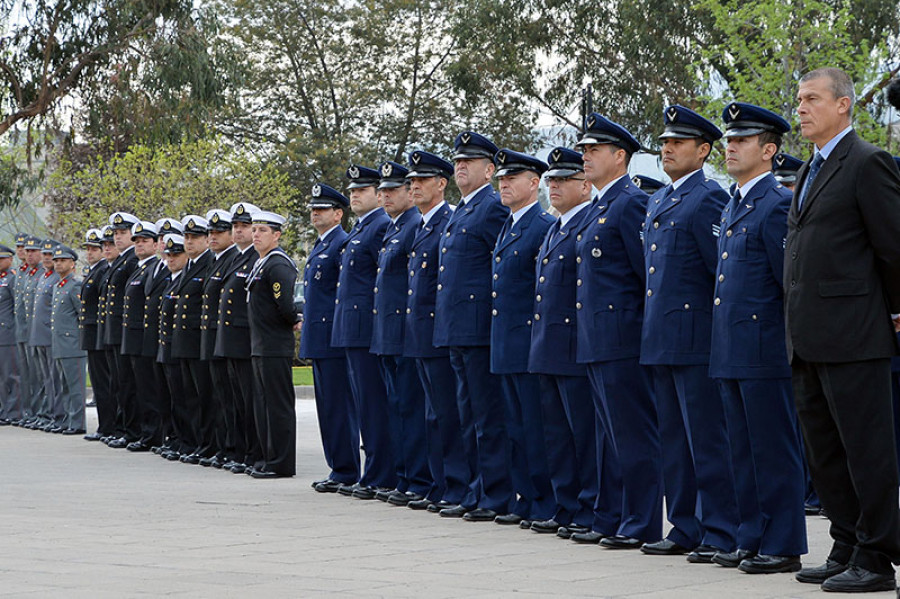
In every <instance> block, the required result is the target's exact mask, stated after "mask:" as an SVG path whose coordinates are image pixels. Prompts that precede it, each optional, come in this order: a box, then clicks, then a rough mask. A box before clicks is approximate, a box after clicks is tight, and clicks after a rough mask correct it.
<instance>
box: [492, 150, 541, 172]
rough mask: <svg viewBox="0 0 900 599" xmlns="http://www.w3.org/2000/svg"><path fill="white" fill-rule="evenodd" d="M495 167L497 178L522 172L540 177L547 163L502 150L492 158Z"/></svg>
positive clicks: (526, 155)
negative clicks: (530, 172)
mask: <svg viewBox="0 0 900 599" xmlns="http://www.w3.org/2000/svg"><path fill="white" fill-rule="evenodd" d="M494 164H496V165H497V177H507V176H509V175H515V174H517V173H521V172H523V171H532V172H535V173H537V175H538V176H539V177H540V176H541V175H543V174H544V171H546V170H547V163H546V162H544V161H543V160H539V159H537V158H535V157H534V156H529V155H528V154H523V153H521V152H516V151H513V150H507V149H505V148H504V149H502V150H500V151H499V152H497V154H496V155H495V156H494Z"/></svg>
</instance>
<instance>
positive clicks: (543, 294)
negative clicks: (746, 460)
mask: <svg viewBox="0 0 900 599" xmlns="http://www.w3.org/2000/svg"><path fill="white" fill-rule="evenodd" d="M590 215H591V204H590V203H588V205H587V206H585V207H584V208H582V209H581V211H580V212H579V213H578V214H576V215H575V216H573V217H572V219H571V220H570V221H569V222H568V223H566V226H565V227H560V228H559V230H557V227H556V225H553V226H552V227H550V229H549V230H548V231H547V235H546V236H545V238H544V240H543V242H542V243H541V248H540V252H539V253H538V256H537V266H536V267H535V276H536V277H537V281H536V283H535V288H534V297H533V298H532V304H533V310H534V319H533V323H532V326H531V355H530V356H529V359H528V370H529V371H530V372H534V373H538V374H550V375H558V376H587V368H586V367H585V366H584V365H583V364H579V363H578V361H577V357H578V356H577V340H578V333H577V316H578V315H577V312H576V309H575V293H576V289H577V287H576V285H575V280H576V278H577V270H576V266H577V264H576V260H577V257H576V251H575V250H576V246H575V244H576V240H578V239H579V238H581V237H582V236H583V232H584V229H585V228H586V227H587V226H588V225H589V224H590ZM559 222H562V221H559ZM538 298H540V300H538Z"/></svg>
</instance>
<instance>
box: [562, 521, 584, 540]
mask: <svg viewBox="0 0 900 599" xmlns="http://www.w3.org/2000/svg"><path fill="white" fill-rule="evenodd" d="M589 532H591V529H590V528H588V527H587V526H579V525H578V524H569V525H567V526H560V527H559V529H558V530H557V531H556V536H558V537H559V538H560V539H571V538H572V535H581V534H587V533H589Z"/></svg>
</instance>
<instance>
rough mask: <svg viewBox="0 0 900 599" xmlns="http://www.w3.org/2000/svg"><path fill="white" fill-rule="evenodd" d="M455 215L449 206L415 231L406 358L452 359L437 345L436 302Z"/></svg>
mask: <svg viewBox="0 0 900 599" xmlns="http://www.w3.org/2000/svg"><path fill="white" fill-rule="evenodd" d="M452 215H453V208H451V207H450V204H446V203H445V204H444V206H443V207H442V208H441V209H440V210H438V211H437V212H435V213H434V214H433V215H432V217H431V220H429V221H428V224H426V225H425V226H424V227H422V228H421V229H420V230H419V231H417V232H416V236H415V239H414V240H413V243H412V248H411V250H410V254H409V264H408V266H409V283H408V286H409V291H407V293H408V294H409V296H408V299H407V303H406V332H407V334H406V336H405V338H404V339H403V355H404V356H407V357H410V358H440V357H446V356H449V352H448V351H447V348H437V347H435V346H434V320H435V314H434V312H435V301H436V295H437V280H438V256H439V255H440V253H439V252H440V248H439V246H440V242H441V237H442V235H443V231H444V228H445V227H446V225H447V221H449V220H450V217H451V216H452Z"/></svg>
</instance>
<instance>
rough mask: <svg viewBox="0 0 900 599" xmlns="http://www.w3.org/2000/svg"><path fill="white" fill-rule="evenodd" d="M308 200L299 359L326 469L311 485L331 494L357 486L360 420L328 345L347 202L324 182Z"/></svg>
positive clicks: (340, 358) (338, 358)
mask: <svg viewBox="0 0 900 599" xmlns="http://www.w3.org/2000/svg"><path fill="white" fill-rule="evenodd" d="M311 195H312V199H311V200H310V202H309V213H310V216H309V219H310V221H311V222H312V225H313V228H315V230H316V232H317V233H318V234H319V237H318V239H316V243H315V245H314V246H313V248H312V251H310V253H309V257H308V258H307V260H306V266H305V267H304V268H303V288H304V290H305V291H304V299H305V303H304V304H303V328H302V330H301V333H300V357H301V358H305V359H309V360H312V371H313V387H314V388H315V395H316V416H317V417H318V419H319V434H320V435H321V437H322V449H323V450H324V453H325V463H326V464H327V465H328V467H329V468H330V469H331V472H330V473H329V474H328V476H327V477H326V478H324V479H321V480H317V481H314V482H313V488H314V489H315V490H316V491H318V492H319V493H335V492H337V490H338V489H339V488H340V487H341V486H344V487H347V488H349V487H352V486H353V485H355V484H356V483H357V482H358V481H359V418H358V416H357V410H356V403H355V401H354V399H353V392H352V390H351V389H350V383H349V381H348V380H347V356H346V355H345V354H344V350H343V348H340V347H333V346H332V345H331V332H332V328H333V324H334V300H335V296H336V295H337V283H338V275H339V274H340V268H341V248H342V247H344V242H345V241H346V239H347V232H346V231H344V229H343V228H341V220H343V218H344V214H345V212H346V211H347V210H349V208H350V199H349V198H347V196H345V195H344V194H342V193H341V192H339V191H338V190H336V189H334V188H333V187H330V186H328V185H325V184H324V183H317V184H315V185H313V187H312V194H311Z"/></svg>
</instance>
